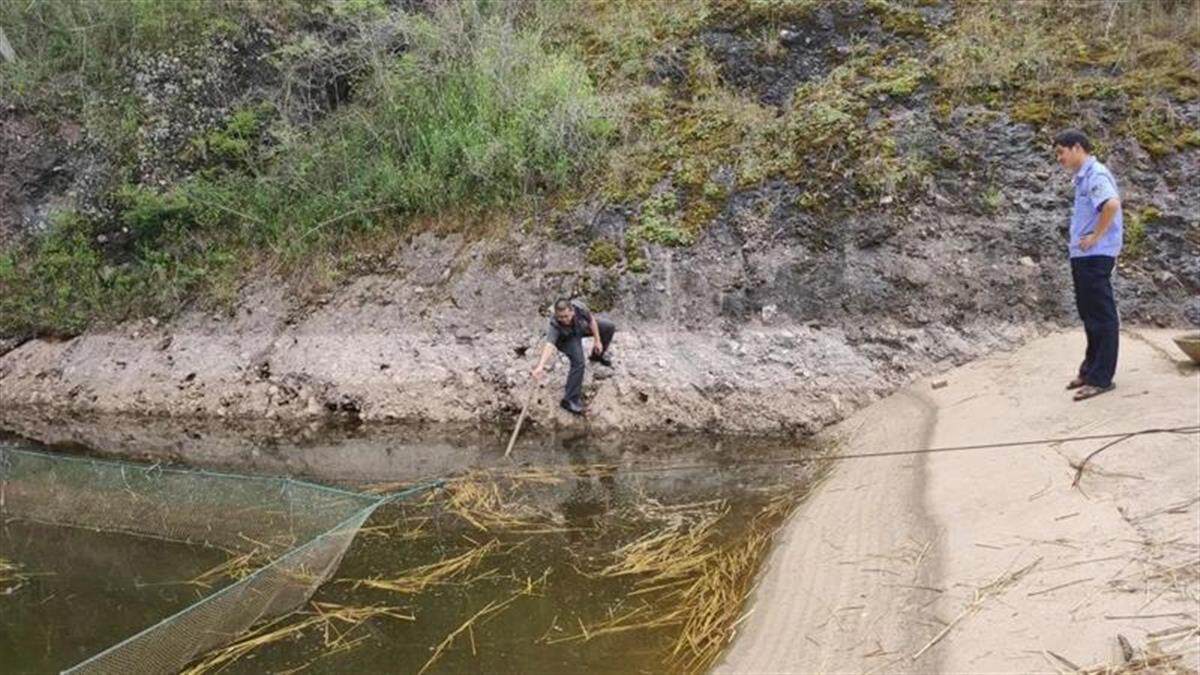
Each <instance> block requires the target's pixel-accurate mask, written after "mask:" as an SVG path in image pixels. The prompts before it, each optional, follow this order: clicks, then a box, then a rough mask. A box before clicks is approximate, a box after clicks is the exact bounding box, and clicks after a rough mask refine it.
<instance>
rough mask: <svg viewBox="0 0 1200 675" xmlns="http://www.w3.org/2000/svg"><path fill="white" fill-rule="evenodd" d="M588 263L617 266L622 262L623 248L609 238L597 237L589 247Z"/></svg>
mask: <svg viewBox="0 0 1200 675" xmlns="http://www.w3.org/2000/svg"><path fill="white" fill-rule="evenodd" d="M586 260H587V263H588V264H589V265H599V266H600V267H615V266H616V265H617V263H619V262H621V249H619V248H617V245H616V244H614V243H612V242H611V241H609V240H607V239H597V240H596V241H593V242H592V245H591V246H589V247H588V252H587V258H586Z"/></svg>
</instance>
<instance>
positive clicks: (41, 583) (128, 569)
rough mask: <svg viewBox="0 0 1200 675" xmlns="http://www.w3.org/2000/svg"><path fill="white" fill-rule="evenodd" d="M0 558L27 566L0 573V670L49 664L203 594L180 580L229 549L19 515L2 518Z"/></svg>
mask: <svg viewBox="0 0 1200 675" xmlns="http://www.w3.org/2000/svg"><path fill="white" fill-rule="evenodd" d="M0 558H4V559H5V560H7V561H8V562H10V563H16V564H17V565H19V566H20V567H19V571H20V573H21V574H22V575H25V576H28V578H27V579H23V580H22V579H10V580H7V581H3V582H0V664H3V666H0V670H3V671H4V672H6V673H48V672H58V671H59V670H60V669H62V668H65V667H68V666H72V665H74V664H76V663H78V662H80V661H82V660H84V659H86V658H87V657H89V656H91V655H92V654H95V653H97V652H99V651H102V650H103V649H106V648H107V647H109V646H111V645H113V644H115V643H117V642H119V641H121V640H123V639H125V638H126V637H129V636H130V635H132V634H134V633H136V632H138V631H140V630H141V629H143V628H145V627H147V626H149V625H151V624H154V623H156V622H158V621H159V620H160V619H163V618H165V617H167V616H169V615H170V614H172V613H174V612H176V611H178V610H180V609H183V608H184V607H186V606H187V605H189V604H191V603H193V602H195V601H197V600H199V599H200V598H201V597H203V596H204V595H205V593H206V592H207V591H205V590H204V589H202V588H200V587H197V586H193V585H188V584H182V583H180V582H181V581H186V580H189V579H192V578H194V577H195V576H196V575H198V574H200V573H201V572H203V571H204V570H205V569H208V568H210V567H212V566H213V565H216V564H218V563H219V562H221V561H223V560H225V559H226V554H225V553H223V552H221V551H217V550H214V549H207V548H203V547H194V546H187V545H184V544H177V543H173V542H166V541H159V540H154V539H147V538H144V537H134V536H130V535H126V534H118V533H110V532H93V531H91V530H86V529H83V528H77V527H56V526H51V525H41V524H37V523H30V522H26V521H19V520H18V521H8V522H6V523H3V524H0Z"/></svg>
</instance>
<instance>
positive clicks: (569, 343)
mask: <svg viewBox="0 0 1200 675" xmlns="http://www.w3.org/2000/svg"><path fill="white" fill-rule="evenodd" d="M596 327H597V328H599V329H600V344H601V345H602V346H603V350H604V351H608V345H609V344H611V343H612V339H613V333H615V332H616V331H617V326H616V325H615V324H614V323H613V322H611V321H609V320H607V319H601V318H597V319H596ZM555 346H556V347H558V351H560V352H562V353H563V354H566V355H567V358H568V359H570V360H571V369H570V370H569V371H567V390H566V393H565V394H564V395H563V400H565V401H566V402H567V403H571V404H573V405H577V406H582V405H583V366H584V354H583V338H582V337H573V338H567V339H566V340H561V341H559V343H558V344H557V345H555Z"/></svg>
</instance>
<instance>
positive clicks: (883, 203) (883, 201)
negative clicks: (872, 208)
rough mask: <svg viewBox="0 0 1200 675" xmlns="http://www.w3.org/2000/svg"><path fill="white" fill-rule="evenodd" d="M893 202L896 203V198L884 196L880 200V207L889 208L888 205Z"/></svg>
mask: <svg viewBox="0 0 1200 675" xmlns="http://www.w3.org/2000/svg"><path fill="white" fill-rule="evenodd" d="M893 201H895V197H893V196H891V195H884V196H882V197H880V198H879V205H880V206H887V205H888V204H891V203H892V202H893Z"/></svg>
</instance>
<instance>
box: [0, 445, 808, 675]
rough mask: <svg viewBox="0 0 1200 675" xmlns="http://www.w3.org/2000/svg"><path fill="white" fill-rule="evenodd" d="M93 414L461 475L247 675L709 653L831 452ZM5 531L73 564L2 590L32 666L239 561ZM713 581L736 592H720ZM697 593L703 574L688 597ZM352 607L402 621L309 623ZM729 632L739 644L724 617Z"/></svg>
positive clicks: (348, 483) (252, 464)
mask: <svg viewBox="0 0 1200 675" xmlns="http://www.w3.org/2000/svg"><path fill="white" fill-rule="evenodd" d="M64 428H69V426H67V425H59V426H57V427H55V429H57V430H59V431H60V432H61V430H62V429H64ZM87 428H88V427H86V426H78V427H75V428H74V430H73V431H71V432H70V434H69V435H68V436H66V437H64V436H62V435H59V436H47V437H45V440H49V441H51V442H52V443H54V444H55V445H54V446H53V447H54V448H57V449H58V450H60V451H69V452H73V453H79V452H87V453H91V454H97V453H99V454H104V455H120V456H130V455H132V456H136V457H140V458H142V459H146V460H154V461H164V462H178V460H179V459H181V458H182V457H184V456H186V457H188V458H191V459H192V460H193V461H192V463H193V464H197V463H198V464H201V465H202V466H205V467H207V468H221V469H225V470H237V471H243V472H250V473H269V474H281V473H286V474H289V475H293V476H297V477H303V478H307V479H309V480H313V481H317V482H324V483H330V484H337V485H339V486H341V487H353V488H356V489H377V490H387V489H396V488H399V487H401V486H403V485H406V484H411V483H414V482H418V481H421V480H425V479H428V478H433V477H437V478H442V479H446V481H447V482H446V484H445V486H444V487H442V488H439V489H436V490H432V491H430V492H427V493H423V494H420V495H416V496H414V497H413V498H411V499H407V500H404V501H399V502H393V503H390V504H388V505H386V506H384V507H382V508H380V509H379V510H377V511H376V513H375V514H374V515H373V516H372V518H371V519H370V520H369V521H368V522H367V524H366V527H365V528H364V529H363V530H362V531H361V532H360V533H359V535H358V536H357V537H356V539H355V541H354V543H353V544H352V545H351V547H350V549H349V551H348V552H347V553H346V555H345V557H344V558H343V560H342V562H341V564H340V565H339V566H338V568H337V570H336V572H335V573H334V575H333V577H332V579H331V580H330V581H329V582H327V583H326V584H324V585H323V586H321V587H320V588H319V589H318V590H317V592H316V593H315V595H314V596H313V598H312V602H311V603H310V604H309V605H308V606H307V607H306V608H305V609H304V610H302V612H300V613H298V614H296V615H293V616H292V617H288V618H286V619H284V620H282V621H281V622H280V623H278V624H276V626H274V627H273V629H274V628H283V629H287V628H288V627H289V626H296V625H300V626H307V627H306V628H304V629H303V630H297V631H295V632H292V631H288V630H282V631H280V632H281V633H283V634H284V635H283V636H282V637H280V638H279V639H275V640H271V641H267V642H266V643H265V644H263V645H262V646H260V647H258V648H255V649H252V650H248V651H246V652H245V653H244V654H241V655H240V656H239V657H238V658H236V659H234V660H232V661H226V662H224V663H222V664H221V668H222V670H221V672H234V673H263V672H284V671H292V670H294V669H297V668H303V669H304V670H305V672H316V673H345V672H362V673H371V672H381V673H382V672H418V671H420V670H421V669H422V668H426V672H446V673H456V672H497V673H504V672H522V673H574V672H580V673H582V672H589V673H595V672H664V671H665V670H692V669H695V668H702V667H704V666H707V665H710V664H711V663H712V655H713V654H715V653H716V652H715V651H714V649H713V646H712V645H708V644H699V645H691V646H689V644H688V642H687V639H685V637H684V636H690V638H691V639H692V640H693V642H696V641H700V642H703V641H704V640H707V639H709V637H704V636H705V635H709V636H710V637H711V635H717V632H713V631H711V630H709V631H708V633H705V632H704V631H702V630H701V631H699V632H697V629H696V628H695V626H696V624H697V623H700V624H704V623H705V622H706V621H707V622H710V623H713V625H717V624H719V623H720V622H721V621H724V622H725V623H731V621H730V620H731V619H736V617H737V616H739V615H740V613H741V611H742V609H741V608H740V606H738V605H739V601H740V597H741V596H742V595H744V591H745V589H746V588H748V587H749V584H750V582H751V581H752V579H753V575H754V572H755V571H756V567H757V564H758V563H759V562H760V561H761V554H762V553H763V552H765V547H764V545H763V544H762V536H763V534H764V533H769V532H770V530H771V529H772V528H773V527H775V526H777V525H778V523H779V522H781V520H782V518H783V515H784V514H786V512H787V509H788V508H789V507H790V506H792V505H794V504H795V503H796V501H797V500H798V499H799V498H800V497H801V496H802V495H803V494H805V493H806V491H807V489H808V488H809V487H810V486H811V485H812V484H813V481H814V480H815V477H816V476H817V471H816V468H817V466H818V463H817V462H806V463H803V464H787V463H784V462H786V461H788V460H794V459H797V458H813V457H814V456H815V454H816V450H815V449H813V448H811V447H806V446H804V444H802V443H796V442H784V441H761V440H753V439H730V438H720V437H712V436H662V435H619V436H611V435H610V436H605V437H593V436H590V435H587V434H570V435H565V436H564V435H559V436H550V435H542V436H531V437H529V438H526V439H523V440H522V441H521V443H519V444H518V447H517V449H516V451H514V455H515V459H505V458H503V457H502V453H503V447H504V439H503V435H502V434H500V435H496V434H479V433H473V432H472V433H459V432H455V433H453V434H449V433H443V434H441V435H439V434H438V430H426V431H424V432H421V433H414V432H413V431H412V430H410V429H409V430H398V429H386V428H385V429H361V428H359V429H353V430H344V431H342V432H337V433H332V434H331V433H324V434H316V435H313V436H309V437H304V436H303V435H297V436H296V438H298V440H297V441H295V442H293V444H292V445H289V444H288V441H287V439H286V438H284V437H277V436H272V437H270V438H269V439H264V438H263V437H262V436H258V437H255V436H254V435H252V434H243V435H239V434H237V433H223V432H221V431H212V430H207V431H196V429H195V428H194V427H193V428H191V429H189V430H188V431H186V432H185V431H182V430H177V431H176V433H178V436H177V439H178V440H177V441H176V442H175V443H171V444H164V443H162V442H161V440H162V438H164V437H170V434H171V431H170V430H157V431H152V432H151V433H149V434H147V433H146V432H145V429H144V425H143V426H142V427H139V431H138V432H136V433H133V432H131V433H130V434H129V436H128V437H127V438H126V439H125V440H124V442H120V441H118V442H113V436H112V429H113V428H115V426H114V424H112V423H107V424H104V425H103V428H104V430H103V431H87V430H86V429H87ZM81 429H82V431H81ZM22 432H23V433H26V434H29V432H30V430H29V429H28V428H26V429H22ZM89 434H93V435H89ZM196 436H199V437H200V438H199V439H197V438H196ZM281 436H282V432H281ZM98 439H99V440H103V441H105V442H104V444H98V443H97V442H96V441H97V440H98ZM139 439H142V440H139ZM205 439H209V440H210V441H211V442H210V443H207V444H206V443H205V442H204V440H205ZM781 505H782V506H781ZM764 510H766V511H767V512H768V513H767V515H766V517H764ZM59 530H61V531H59ZM42 531H45V532H53V533H54V534H53V535H50V534H45V535H43V534H40V532H42ZM3 537H4V538H3V539H2V540H0V543H3V548H2V549H0V551H2V553H0V557H6V558H10V559H15V561H16V562H19V563H21V564H23V565H25V566H26V569H27V570H29V571H31V572H42V571H50V572H54V574H55V576H53V577H35V578H34V579H32V580H30V581H28V582H27V586H26V587H24V588H21V589H18V590H17V591H16V592H15V593H13V594H11V595H10V596H7V597H0V617H2V618H0V634H2V635H3V636H4V637H2V638H0V650H2V651H0V658H2V659H3V662H4V663H5V664H6V671H7V670H9V669H10V668H9V664H18V665H19V667H20V668H21V669H23V670H18V671H15V672H38V671H48V670H52V669H54V668H57V667H61V666H63V665H66V664H70V663H74V662H78V661H79V660H82V658H84V657H86V656H88V655H90V654H92V653H95V652H97V651H100V650H101V649H103V648H104V647H106V646H109V645H111V644H113V643H116V642H118V641H119V640H120V639H122V638H123V637H126V636H128V635H130V634H132V633H134V632H136V631H137V630H138V629H140V628H143V627H145V626H148V625H151V624H152V623H154V622H155V621H157V620H159V619H161V618H164V617H166V616H167V615H169V614H170V613H171V612H173V611H175V610H177V609H179V608H180V607H182V606H184V605H186V604H187V603H188V602H191V601H194V600H197V599H199V598H200V597H201V596H202V595H203V593H204V592H205V591H204V590H203V589H199V588H196V587H194V586H188V585H186V584H182V583H179V582H183V581H186V580H188V579H191V578H193V577H195V576H196V575H197V574H199V573H200V572H202V571H204V570H207V569H211V568H212V567H214V566H216V565H220V564H221V563H222V562H224V561H226V560H227V559H228V558H229V554H227V553H224V552H221V551H217V550H213V549H206V548H202V547H188V546H183V545H178V544H172V545H166V544H164V543H163V542H157V541H152V540H145V539H138V538H135V537H130V536H128V535H106V534H98V533H94V532H87V531H78V532H76V531H68V530H66V529H65V528H48V527H46V526H40V525H32V524H29V523H24V522H19V521H18V522H10V523H8V524H7V525H6V533H5V534H4V535H3ZM32 541H36V542H37V543H36V545H34V544H31V543H30V542H32ZM18 542H25V543H21V544H20V545H18ZM80 550H83V551H86V553H77V551H80ZM656 555H657V556H659V557H658V558H655V556H656ZM664 555H666V556H668V557H671V556H674V557H675V558H677V559H672V560H663V559H662V558H663V556H664ZM639 556H640V557H639ZM464 558H469V559H470V560H469V561H468V562H466V563H465V564H464V566H463V568H462V569H461V570H458V571H455V572H453V573H449V574H445V571H446V568H445V565H447V564H448V562H447V561H449V562H451V563H452V562H453V561H455V560H463V559H464ZM639 565H641V566H642V567H641V568H639V567H638V566H639ZM414 579H418V580H419V579H424V581H417V582H415V583H414ZM715 579H720V580H721V581H720V587H719V588H711V589H707V588H706V585H713V584H714V583H715V582H714V580H715ZM227 581H229V580H227ZM55 584H59V585H55ZM63 584H66V585H63ZM726 586H728V587H729V588H726ZM216 587H219V585H218V586H216ZM0 588H2V585H0ZM686 589H699V590H697V591H696V592H695V593H693V594H692V595H689V596H688V597H689V598H691V600H688V599H685V598H684V595H685V594H684V593H683V591H684V590H686ZM739 589H740V590H739ZM47 598H49V599H47ZM55 598H70V600H69V601H67V600H64V599H57V600H56V599H55ZM697 598H700V600H697ZM730 598H735V599H734V600H730ZM689 603H691V604H689ZM704 603H708V605H714V604H715V605H720V606H721V607H723V609H722V611H723V612H724V614H725V615H727V616H723V618H721V619H720V620H716V619H713V620H712V621H710V619H711V616H710V615H711V614H712V613H713V611H714V608H713V607H711V606H710V607H708V608H707V609H706V608H705V604H704ZM348 607H349V608H369V607H374V608H391V609H390V610H389V612H390V613H391V614H392V616H377V617H375V618H371V619H369V620H367V621H363V622H357V621H348V622H342V621H340V620H336V619H332V620H328V621H324V622H315V623H314V622H312V621H308V622H307V623H305V620H306V619H308V618H310V617H312V616H313V615H314V613H316V612H334V613H336V612H337V611H339V610H340V609H344V608H348ZM115 608H120V610H121V611H120V612H116V611H114V609H115ZM718 613H721V612H718ZM118 614H119V615H120V618H119V619H118V618H117V616H116V615H118ZM97 624H101V625H103V629H102V630H101V629H98V628H95V625H97ZM18 626H19V627H18ZM80 626H82V628H80ZM89 626H91V628H89ZM718 628H721V630H720V631H718V632H719V633H720V635H719V637H721V639H722V640H724V639H725V637H727V635H728V630H727V629H728V626H724V627H720V626H718ZM696 636H700V637H699V638H697V637H696ZM681 645H682V646H681ZM717 650H718V651H719V646H718V648H717ZM692 651H696V652H697V653H701V652H702V653H703V655H702V656H697V655H695V654H692Z"/></svg>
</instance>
